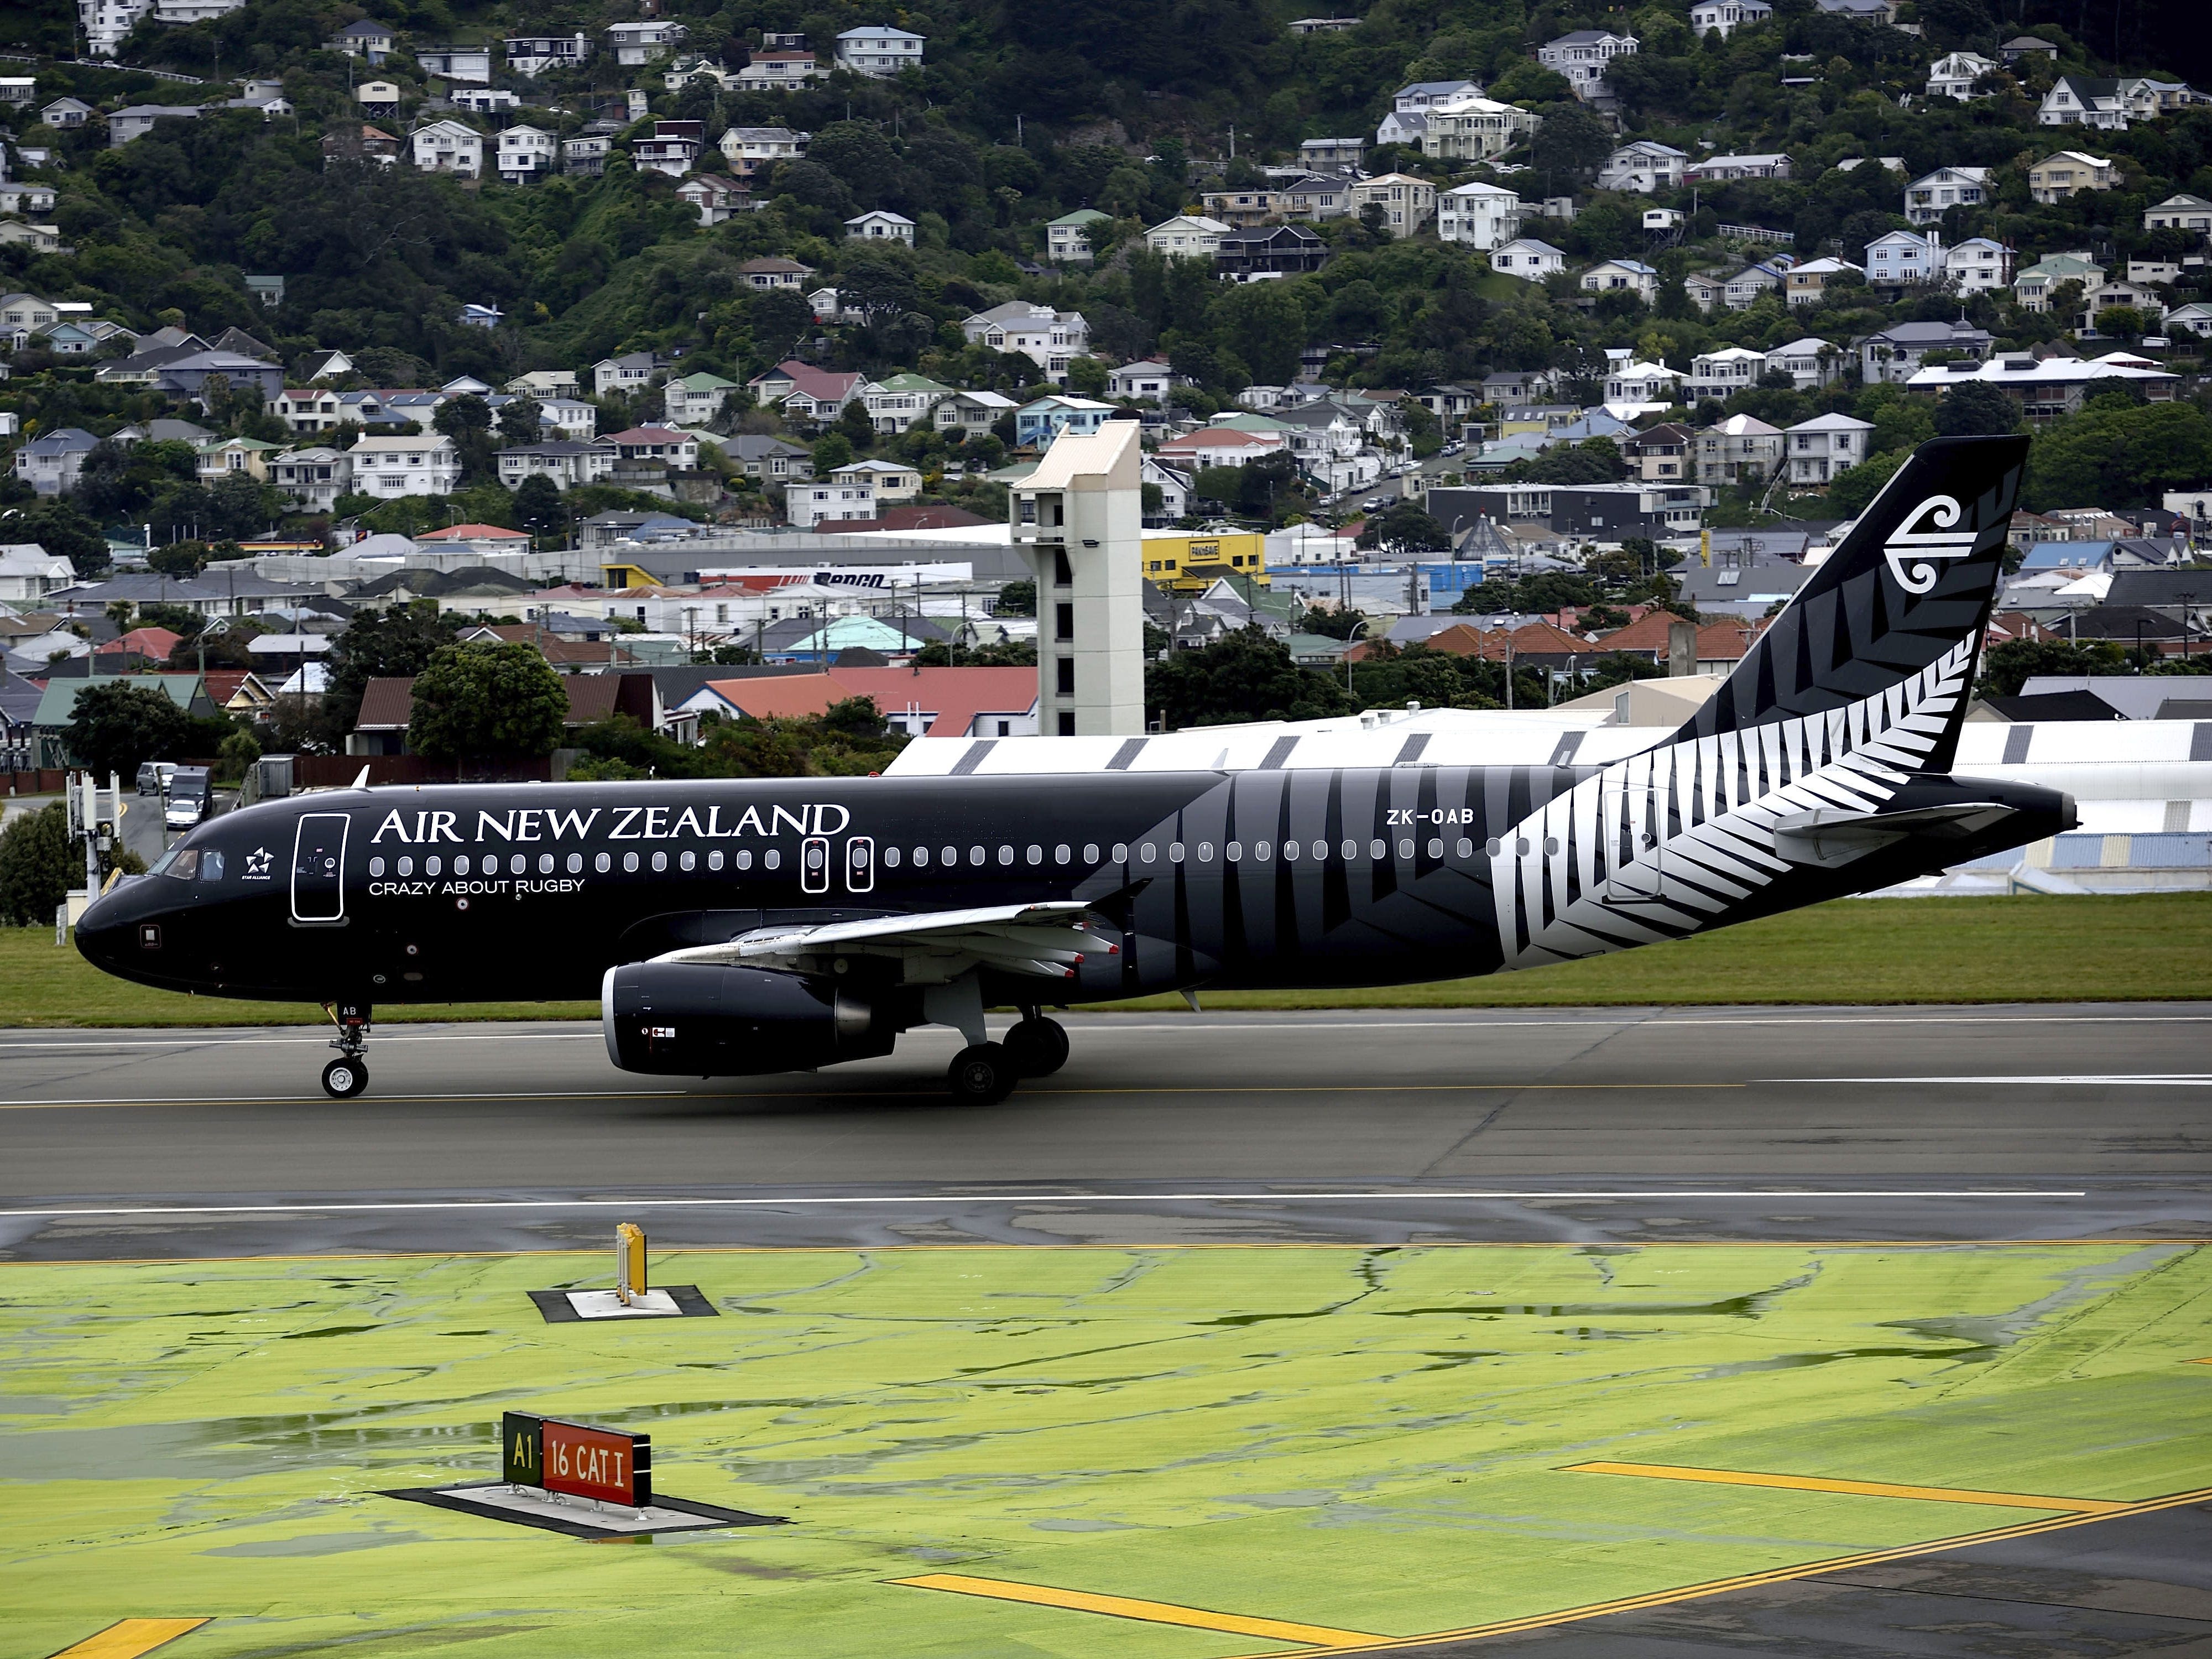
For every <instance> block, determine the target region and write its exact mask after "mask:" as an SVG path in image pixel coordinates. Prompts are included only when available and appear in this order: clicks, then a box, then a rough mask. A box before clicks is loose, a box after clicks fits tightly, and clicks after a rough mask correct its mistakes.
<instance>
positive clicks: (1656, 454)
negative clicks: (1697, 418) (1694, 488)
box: [1615, 421, 1697, 483]
mask: <svg viewBox="0 0 2212 1659" xmlns="http://www.w3.org/2000/svg"><path fill="white" fill-rule="evenodd" d="M1696 440H1697V434H1696V433H1695V432H1693V431H1692V429H1691V428H1688V427H1686V426H1684V425H1683V424H1682V423H1681V422H1680V421H1663V422H1661V423H1660V424H1659V425H1657V426H1654V427H1647V428H1645V429H1644V430H1643V431H1641V432H1632V433H1629V434H1627V435H1626V436H1624V437H1622V438H1620V440H1619V441H1617V443H1616V446H1615V447H1617V448H1619V449H1620V459H1623V460H1624V461H1626V462H1627V463H1628V465H1630V466H1631V467H1632V468H1634V469H1635V471H1636V476H1637V477H1638V478H1639V479H1640V480H1642V481H1643V482H1644V483H1684V482H1686V481H1687V480H1689V479H1690V478H1692V477H1693V476H1694V475H1695V471H1696V467H1697V462H1696V460H1695V459H1694V458H1693V456H1692V453H1691V446H1692V444H1693V443H1694V442H1695V441H1696Z"/></svg>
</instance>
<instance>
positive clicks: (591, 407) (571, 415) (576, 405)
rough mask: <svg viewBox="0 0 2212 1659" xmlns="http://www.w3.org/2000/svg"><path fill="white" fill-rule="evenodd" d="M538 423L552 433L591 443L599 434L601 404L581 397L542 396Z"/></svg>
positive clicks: (539, 402)
mask: <svg viewBox="0 0 2212 1659" xmlns="http://www.w3.org/2000/svg"><path fill="white" fill-rule="evenodd" d="M538 428H539V429H540V430H542V431H544V432H545V433H547V434H549V435H552V436H555V437H561V438H574V440H576V441H578V442H579V443H589V442H590V441H592V439H593V438H596V437H598V436H599V405H598V404H592V403H586V401H585V400H584V399H583V398H539V399H538Z"/></svg>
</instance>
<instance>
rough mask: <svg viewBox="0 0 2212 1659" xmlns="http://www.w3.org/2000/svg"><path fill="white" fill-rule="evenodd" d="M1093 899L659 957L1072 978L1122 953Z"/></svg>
mask: <svg viewBox="0 0 2212 1659" xmlns="http://www.w3.org/2000/svg"><path fill="white" fill-rule="evenodd" d="M1090 913H1091V907H1090V906H1089V905H1087V904H1084V903H1081V902H1077V901H1073V900H1050V901H1046V902H1041V903H1036V904H994V905H986V906H983V907H981V908H977V909H972V910H932V911H924V912H922V913H921V914H920V915H902V916H872V917H870V918H869V919H868V920H866V921H832V922H823V923H820V924H817V925H815V926H811V927H810V926H800V927H757V928H755V929H754V930H753V931H752V932H751V933H741V934H739V935H738V937H737V938H736V939H732V940H730V941H729V942H728V943H727V944H726V945H696V946H693V947H691V948H690V949H688V950H683V951H670V952H669V953H668V954H667V955H665V956H662V957H655V958H654V960H655V961H657V962H687V963H726V964H730V965H732V966H734V965H736V964H738V963H747V964H750V965H751V966H755V967H760V968H782V969H793V970H796V971H798V972H801V973H819V972H824V971H828V970H829V969H830V967H831V964H832V963H834V961H835V960H836V958H837V957H876V958H878V959H882V958H890V959H891V960H894V961H896V962H897V963H899V964H900V967H901V969H902V972H901V979H902V981H903V982H904V983H906V984H908V985H936V984H943V983H945V981H949V980H951V979H954V978H956V977H957V976H958V975H961V974H963V973H965V972H966V971H967V970H968V969H970V968H977V967H981V968H994V969H998V970H1000V972H1002V973H1012V974H1027V975H1034V976H1035V977H1037V978H1040V979H1073V978H1074V977H1075V969H1076V967H1077V965H1078V964H1079V963H1081V962H1082V960H1083V958H1084V957H1085V955H1086V954H1088V953H1097V954H1099V955H1104V956H1117V955H1119V954H1120V953H1121V947H1120V946H1119V945H1114V944H1112V943H1110V942H1109V941H1106V940H1103V939H1097V938H1095V937H1094V936H1092V934H1091V933H1090V932H1089V931H1088V927H1089V916H1090Z"/></svg>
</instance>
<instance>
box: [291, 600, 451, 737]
mask: <svg viewBox="0 0 2212 1659" xmlns="http://www.w3.org/2000/svg"><path fill="white" fill-rule="evenodd" d="M459 629H460V623H459V619H458V618H457V617H447V616H441V614H439V611H438V604H437V601H436V600H435V599H418V600H416V602H415V603H414V604H413V605H408V606H406V607H405V608H404V609H402V610H398V611H359V612H357V613H356V615H355V617H354V619H353V620H352V621H351V622H349V623H347V624H346V629H345V631H344V632H343V634H340V635H338V636H337V640H336V641H334V642H333V643H332V645H331V652H330V655H329V656H328V657H327V658H325V660H324V666H325V668H326V669H327V670H329V672H330V678H329V680H328V681H327V683H326V686H325V690H324V692H323V701H322V708H321V715H322V733H321V736H322V740H323V741H324V742H325V743H326V744H329V745H330V746H331V748H333V749H341V748H343V746H344V744H345V738H346V735H347V734H348V733H349V732H351V731H352V730H353V727H354V721H355V720H357V719H358V718H359V717H360V714H361V696H362V691H364V690H366V689H367V688H368V683H369V682H370V681H371V680H375V679H405V678H411V677H412V676H414V675H416V674H419V673H421V672H422V671H423V670H424V669H425V668H427V667H428V666H429V665H430V659H431V658H432V657H434V656H435V655H436V654H437V653H439V651H441V649H443V648H444V647H447V646H449V645H451V644H452V643H453V635H455V634H456V633H457V632H459Z"/></svg>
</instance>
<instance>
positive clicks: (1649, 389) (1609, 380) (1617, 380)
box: [1605, 361, 1682, 404]
mask: <svg viewBox="0 0 2212 1659" xmlns="http://www.w3.org/2000/svg"><path fill="white" fill-rule="evenodd" d="M1681 386H1682V374H1681V371H1680V369H1673V368H1668V367H1667V365H1666V364H1664V363H1639V362H1634V361H1631V362H1623V363H1615V364H1613V366H1612V367H1611V368H1609V369H1608V370H1607V373H1606V377H1605V400H1606V402H1607V403H1608V404H1671V403H1673V402H1674V401H1675V400H1676V398H1677V396H1678V395H1679V393H1680V391H1681Z"/></svg>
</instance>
